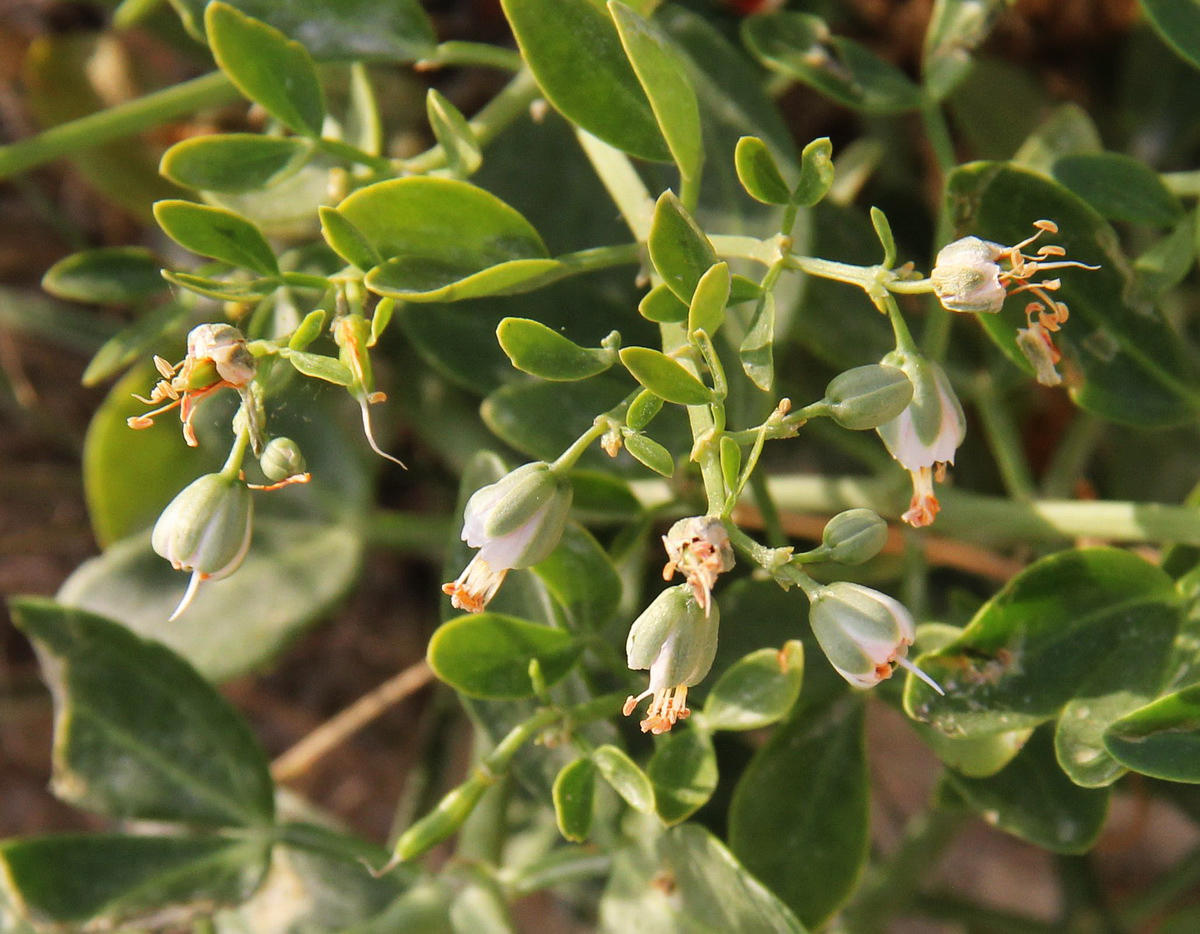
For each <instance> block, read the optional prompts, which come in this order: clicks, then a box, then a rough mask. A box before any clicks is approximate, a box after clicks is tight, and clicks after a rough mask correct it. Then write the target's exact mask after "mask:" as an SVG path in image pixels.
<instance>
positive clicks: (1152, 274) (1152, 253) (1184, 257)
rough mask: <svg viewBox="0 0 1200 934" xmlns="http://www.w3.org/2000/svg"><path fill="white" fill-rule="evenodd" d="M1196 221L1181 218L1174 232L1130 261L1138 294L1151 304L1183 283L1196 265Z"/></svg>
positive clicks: (1191, 216) (1189, 218) (1192, 217)
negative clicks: (1135, 276) (1135, 278)
mask: <svg viewBox="0 0 1200 934" xmlns="http://www.w3.org/2000/svg"><path fill="white" fill-rule="evenodd" d="M1196 247H1197V243H1196V217H1195V215H1193V214H1187V215H1185V216H1184V218H1183V221H1182V222H1180V223H1179V224H1178V225H1177V226H1176V228H1175V229H1174V230H1173V231H1171V232H1170V233H1169V234H1167V235H1166V236H1164V237H1163V238H1162V239H1161V240H1159V241H1158V242H1157V243H1155V244H1154V245H1153V246H1151V247H1149V248H1148V249H1147V250H1146V251H1145V252H1144V253H1142V255H1141V256H1139V257H1138V258H1137V260H1135V261H1134V264H1133V268H1134V271H1135V272H1136V273H1137V286H1138V293H1139V294H1140V295H1143V296H1145V298H1146V300H1147V301H1153V300H1154V299H1156V298H1158V297H1159V296H1160V295H1162V294H1163V293H1165V292H1169V291H1170V290H1171V289H1173V288H1175V286H1177V285H1179V283H1180V282H1182V281H1183V279H1184V277H1185V276H1186V275H1187V274H1188V273H1189V272H1190V271H1191V269H1192V265H1193V264H1194V263H1195V262H1196Z"/></svg>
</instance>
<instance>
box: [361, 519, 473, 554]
mask: <svg viewBox="0 0 1200 934" xmlns="http://www.w3.org/2000/svg"><path fill="white" fill-rule="evenodd" d="M454 529H455V527H454V524H453V523H452V522H451V521H450V520H449V519H448V518H446V517H445V516H434V515H426V514H424V513H410V512H400V511H399V510H394V509H379V510H376V511H375V512H374V513H372V514H371V516H370V518H369V519H368V521H367V528H366V534H367V542H368V543H369V544H370V545H372V546H375V547H378V548H386V549H388V550H389V551H397V552H401V553H405V554H417V555H425V556H428V557H438V556H440V555H441V554H443V553H444V552H445V550H446V543H447V542H448V541H449V540H450V536H451V534H453V532H454Z"/></svg>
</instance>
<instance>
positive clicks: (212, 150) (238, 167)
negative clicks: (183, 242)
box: [159, 133, 313, 192]
mask: <svg viewBox="0 0 1200 934" xmlns="http://www.w3.org/2000/svg"><path fill="white" fill-rule="evenodd" d="M312 151H313V145H312V143H311V142H309V141H308V140H306V139H302V138H299V137H295V136H260V135H259V134H257V133H228V134H220V135H212V136H196V137H193V138H191V139H185V140H183V142H180V143H176V144H175V145H174V146H172V147H171V148H170V149H168V150H167V151H166V152H165V153H163V158H162V163H161V164H160V165H159V171H160V172H162V174H163V175H165V176H166V177H167V178H169V179H170V180H171V181H173V182H175V183H176V184H179V185H183V186H184V187H185V188H195V189H196V190H197V191H228V192H243V191H254V190H256V189H259V188H266V187H267V186H269V185H272V184H274V183H275V182H277V181H280V180H281V179H283V178H286V177H287V176H288V175H290V174H292V173H293V172H295V171H298V170H299V168H300V167H301V166H302V165H304V163H305V161H306V160H307V159H308V157H309V156H310V155H311V154H312Z"/></svg>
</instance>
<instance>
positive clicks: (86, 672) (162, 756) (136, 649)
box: [12, 597, 275, 826]
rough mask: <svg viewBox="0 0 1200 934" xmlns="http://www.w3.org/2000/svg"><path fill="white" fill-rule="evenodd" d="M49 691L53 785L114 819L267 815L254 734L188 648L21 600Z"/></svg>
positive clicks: (24, 626) (229, 820)
mask: <svg viewBox="0 0 1200 934" xmlns="http://www.w3.org/2000/svg"><path fill="white" fill-rule="evenodd" d="M12 610H13V617H14V620H15V621H16V623H17V626H18V627H19V628H20V629H21V630H22V632H24V633H25V635H27V636H28V637H29V639H30V640H31V641H32V642H33V644H34V647H35V648H36V649H37V651H38V657H39V660H40V661H41V664H42V672H43V675H44V677H45V678H46V681H47V683H48V684H49V686H50V689H51V692H52V693H53V695H54V706H55V736H54V777H53V788H54V793H55V794H56V795H58V797H60V798H62V799H63V800H64V801H68V802H70V803H71V804H74V805H76V806H78V807H82V808H86V809H87V810H90V811H94V812H96V813H99V814H104V815H107V816H109V817H114V818H117V819H135V820H156V821H181V822H187V823H197V824H210V825H216V826H255V825H262V824H269V823H270V822H271V819H272V816H273V815H274V810H275V803H274V785H273V783H272V781H271V776H270V772H269V771H268V766H267V760H266V757H265V756H264V755H263V752H262V749H261V747H259V745H258V742H257V740H256V739H255V738H254V735H253V734H252V733H251V732H250V728H249V727H248V726H247V724H246V722H245V721H244V720H243V719H242V718H241V716H240V715H239V714H238V713H237V711H235V710H234V709H233V707H232V706H231V705H230V704H229V702H228V701H226V700H225V699H224V698H223V697H221V696H220V695H219V694H218V693H217V692H216V691H215V690H214V689H213V688H212V687H211V686H209V685H208V684H207V683H206V682H205V681H204V680H203V679H202V678H201V677H200V675H199V674H197V672H196V671H195V669H193V668H192V667H191V666H190V665H188V664H187V662H185V661H184V660H183V659H181V658H179V657H178V656H177V655H175V654H174V653H173V652H171V651H170V650H168V649H167V648H166V647H165V646H162V645H160V644H158V643H156V642H151V641H149V640H146V639H142V638H140V637H139V636H137V635H135V634H134V633H132V632H130V631H129V630H128V629H126V628H124V627H123V626H119V625H118V624H116V623H115V622H112V621H110V620H107V619H104V618H103V617H100V616H96V615H93V614H91V613H86V612H83V611H80V610H74V609H70V608H68V607H65V606H62V605H61V604H57V603H54V602H53V601H51V600H46V599H43V598H32V597H27V598H23V599H18V600H14V601H13V603H12Z"/></svg>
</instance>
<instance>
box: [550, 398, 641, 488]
mask: <svg viewBox="0 0 1200 934" xmlns="http://www.w3.org/2000/svg"><path fill="white" fill-rule="evenodd" d="M625 404H627V403H622V405H625ZM610 427H611V422H610V419H609V417H608V416H607V415H601V416H599V417H597V418H596V420H595V421H594V422H593V423H592V427H591V428H589V429H588V430H587V431H585V432H584V433H583V434H581V435H580V436H579V437H578V438H576V439H575V440H574V441H572V442H571V446H570V447H569V448H567V449H566V450H565V451H563V452H562V453H561V454H559V455H558V457H557V459H556V460H555V461H554V463H553V464H551V465H550V469H551V470H552V471H553V472H554V473H562V472H563V471H566V470H570V469H571V468H572V467H574V466H575V462H576V461H577V460H579V458H580V457H582V456H583V452H584V451H586V450H587V449H588V447H589V446H590V445H591V443H592V442H593V441H597V440H599V439H600V438H602V437H603V436H604V433H605V432H606V431H608V430H609V428H610Z"/></svg>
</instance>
